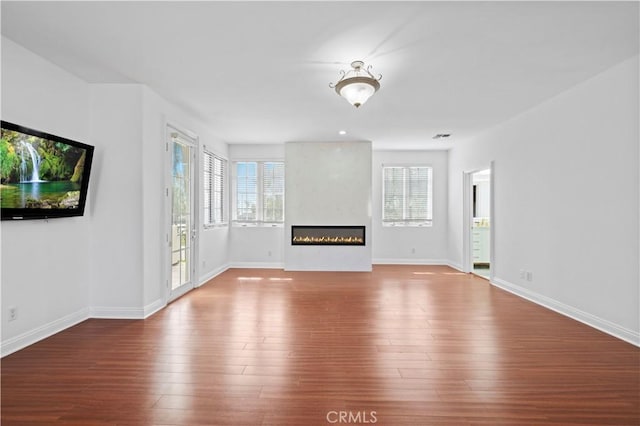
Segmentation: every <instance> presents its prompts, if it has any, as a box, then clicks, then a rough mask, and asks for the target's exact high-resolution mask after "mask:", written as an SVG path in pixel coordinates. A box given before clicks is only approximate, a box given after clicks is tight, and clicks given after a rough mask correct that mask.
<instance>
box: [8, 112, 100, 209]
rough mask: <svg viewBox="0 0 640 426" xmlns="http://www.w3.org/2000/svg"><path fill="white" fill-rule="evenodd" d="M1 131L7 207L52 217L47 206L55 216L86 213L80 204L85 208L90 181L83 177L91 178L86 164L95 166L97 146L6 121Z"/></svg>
mask: <svg viewBox="0 0 640 426" xmlns="http://www.w3.org/2000/svg"><path fill="white" fill-rule="evenodd" d="M1 136H2V137H1V139H0V207H1V208H2V209H3V211H4V210H9V211H11V212H14V213H17V214H22V213H26V216H31V217H36V216H38V215H40V216H42V217H49V214H47V211H49V212H50V213H51V216H52V217H53V216H60V215H74V214H82V212H78V210H83V208H84V201H85V197H86V187H87V186H86V182H83V179H88V170H85V167H90V164H91V163H90V162H91V154H92V153H93V151H92V147H90V146H88V145H84V144H81V143H78V142H74V141H70V140H67V139H64V138H60V137H56V136H53V135H48V134H45V133H41V132H37V131H32V130H31V129H27V128H24V127H20V126H16V125H11V124H10V123H6V122H3V123H2V135H1ZM88 157H89V158H88ZM83 183H85V185H83ZM74 210H76V212H75V213H74ZM60 211H66V212H67V213H66V214H64V213H62V214H59V213H60ZM34 212H40V213H39V214H38V213H34ZM56 212H58V214H56ZM4 216H5V215H4V212H3V217H4Z"/></svg>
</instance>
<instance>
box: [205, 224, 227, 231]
mask: <svg viewBox="0 0 640 426" xmlns="http://www.w3.org/2000/svg"><path fill="white" fill-rule="evenodd" d="M228 227H229V222H224V223H215V224H212V225H203V228H204V229H205V231H206V230H208V229H219V228H228Z"/></svg>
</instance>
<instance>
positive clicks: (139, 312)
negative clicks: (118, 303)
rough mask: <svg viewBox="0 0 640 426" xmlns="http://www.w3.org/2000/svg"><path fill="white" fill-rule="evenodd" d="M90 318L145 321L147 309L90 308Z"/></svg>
mask: <svg viewBox="0 0 640 426" xmlns="http://www.w3.org/2000/svg"><path fill="white" fill-rule="evenodd" d="M154 303H155V302H154ZM89 317H90V318H99V319H144V318H145V309H144V308H118V307H112V306H92V307H91V308H89Z"/></svg>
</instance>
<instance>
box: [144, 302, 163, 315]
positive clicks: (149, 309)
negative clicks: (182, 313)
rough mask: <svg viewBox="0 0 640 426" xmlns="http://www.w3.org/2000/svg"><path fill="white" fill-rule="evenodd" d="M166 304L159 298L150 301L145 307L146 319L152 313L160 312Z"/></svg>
mask: <svg viewBox="0 0 640 426" xmlns="http://www.w3.org/2000/svg"><path fill="white" fill-rule="evenodd" d="M165 306H167V304H166V303H165V301H164V300H162V299H157V300H155V301H153V302H151V303H149V304H148V305H146V306H145V307H144V308H143V318H145V319H146V318H149V317H150V316H151V315H153V314H155V313H156V312H158V311H159V310H161V309H162V308H164V307H165Z"/></svg>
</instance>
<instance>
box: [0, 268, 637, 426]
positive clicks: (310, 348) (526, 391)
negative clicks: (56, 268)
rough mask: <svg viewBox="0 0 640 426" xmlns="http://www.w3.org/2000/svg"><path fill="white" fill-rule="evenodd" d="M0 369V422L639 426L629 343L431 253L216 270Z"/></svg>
mask: <svg viewBox="0 0 640 426" xmlns="http://www.w3.org/2000/svg"><path fill="white" fill-rule="evenodd" d="M1 379H2V383H1V384H2V400H1V409H2V413H1V420H2V425H50V424H61V425H62V424H66V425H84V426H87V425H100V426H105V425H111V426H113V425H225V424H229V425H244V426H246V425H315V424H330V423H329V422H328V420H336V419H338V418H339V417H336V416H340V415H341V414H340V413H347V415H351V416H352V417H351V420H354V421H352V424H354V423H356V422H355V420H358V421H359V422H360V424H365V422H364V420H367V422H368V423H369V424H371V423H373V418H374V417H375V422H376V423H377V424H381V425H541V424H548V425H570V424H592V425H638V424H640V349H638V348H636V347H634V346H632V345H630V344H627V343H625V342H622V341H620V340H618V339H615V338H613V337H611V336H608V335H606V334H604V333H601V332H599V331H597V330H594V329H592V328H589V327H587V326H585V325H583V324H580V323H578V322H576V321H573V320H571V319H569V318H565V317H563V316H561V315H559V314H556V313H554V312H552V311H549V310H546V309H544V308H541V307H539V306H536V305H534V304H532V303H530V302H527V301H525V300H522V299H520V298H518V297H515V296H513V295H511V294H509V293H506V292H503V291H501V290H500V289H497V288H494V287H492V286H491V285H489V284H488V282H487V281H486V280H484V279H480V278H477V277H474V276H472V275H467V274H461V273H459V272H456V271H454V270H452V269H450V268H447V267H441V266H376V267H375V268H374V271H373V272H372V273H329V272H321V273H315V272H295V273H293V272H285V271H281V270H246V269H235V270H229V271H227V272H225V273H223V274H221V275H220V276H218V277H216V278H215V279H214V280H212V281H211V282H209V283H207V284H206V285H204V286H202V287H201V288H199V289H197V290H195V291H193V292H191V293H190V294H188V295H186V296H184V297H182V298H181V299H179V300H177V301H175V302H174V303H172V304H171V305H169V306H168V307H167V308H166V309H164V310H163V311H161V312H159V313H157V314H156V315H154V316H153V317H151V318H149V319H147V320H144V321H131V320H88V321H85V322H83V323H81V324H79V325H77V326H75V327H72V328H70V329H68V330H66V331H64V332H62V333H59V334H57V335H55V336H52V337H50V338H49V339H46V340H44V341H42V342H40V343H37V344H35V345H33V346H31V347H29V348H26V349H24V350H22V351H19V352H17V353H15V354H12V355H10V356H8V357H5V358H4V359H3V360H2V366H1ZM372 414H373V416H374V417H372ZM327 415H329V418H327ZM347 419H348V417H347ZM342 424H344V423H342Z"/></svg>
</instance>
